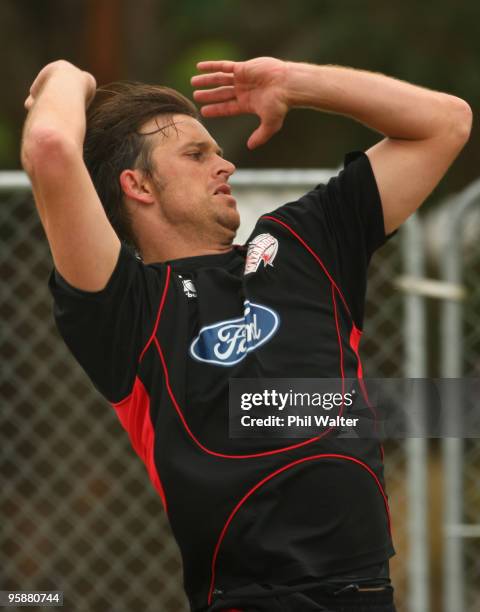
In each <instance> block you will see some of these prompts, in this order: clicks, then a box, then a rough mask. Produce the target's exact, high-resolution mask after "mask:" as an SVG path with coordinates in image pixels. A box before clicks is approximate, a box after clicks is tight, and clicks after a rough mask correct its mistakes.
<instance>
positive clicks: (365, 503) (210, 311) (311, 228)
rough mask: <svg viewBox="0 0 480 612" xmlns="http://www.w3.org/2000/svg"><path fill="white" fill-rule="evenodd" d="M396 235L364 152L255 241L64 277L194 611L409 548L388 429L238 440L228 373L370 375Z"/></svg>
mask: <svg viewBox="0 0 480 612" xmlns="http://www.w3.org/2000/svg"><path fill="white" fill-rule="evenodd" d="M385 239H386V236H385V231H384V223H383V214H382V208H381V202H380V197H379V194H378V189H377V185H376V183H375V178H374V176H373V172H372V169H371V166H370V163H369V160H368V157H367V156H366V155H365V154H363V153H355V154H350V155H349V156H347V158H346V164H345V169H344V170H343V171H341V172H340V173H339V175H338V176H337V177H334V178H332V179H331V180H330V181H329V182H328V183H327V184H326V185H319V186H317V187H316V188H315V189H314V190H313V191H311V192H309V193H307V194H306V195H304V196H303V197H302V198H300V199H299V200H298V201H295V202H290V203H287V204H285V205H283V206H281V207H280V208H278V209H276V210H275V211H273V212H272V213H270V214H268V215H263V216H262V217H261V218H260V219H259V220H258V221H257V224H256V226H255V228H254V231H253V232H252V234H251V236H250V238H249V240H248V241H247V245H246V246H245V247H234V248H233V249H232V250H231V251H230V252H228V253H226V254H223V255H208V256H199V257H190V258H185V259H180V260H175V261H171V262H164V263H156V264H150V265H144V264H143V263H142V262H141V261H139V260H138V259H137V258H135V257H134V256H133V255H132V254H131V253H130V252H129V251H128V250H127V249H126V248H125V247H122V249H121V251H120V255H119V259H118V263H117V266H116V268H115V270H114V272H113V274H112V276H111V278H110V280H109V282H108V284H107V286H106V287H105V289H104V290H102V291H100V292H95V293H89V292H84V291H80V290H78V289H75V288H73V287H71V286H69V285H68V284H67V283H66V282H65V281H64V280H63V279H62V278H61V277H60V275H59V274H58V273H54V274H53V275H52V277H51V279H50V288H51V291H52V293H53V296H54V298H55V317H56V321H57V325H58V328H59V330H60V332H61V334H62V336H63V338H64V339H65V342H66V343H67V345H68V346H69V348H70V349H71V351H72V352H73V354H74V355H75V357H76V358H77V359H78V361H79V362H80V364H81V365H82V367H83V368H84V369H85V371H86V372H87V374H88V375H89V377H90V378H91V380H92V381H93V383H94V384H95V386H96V387H97V388H98V389H99V391H100V392H101V393H102V394H103V395H104V396H105V397H106V398H107V400H108V401H109V402H111V403H112V404H113V406H114V408H115V409H116V411H117V414H118V417H119V418H120V420H121V422H122V425H123V426H124V427H125V429H126V430H127V431H128V433H129V435H130V438H131V441H132V445H133V447H134V448H135V450H136V452H137V453H138V454H139V456H140V457H141V458H142V460H143V461H144V462H145V464H146V466H147V470H148V472H149V475H150V478H151V480H152V483H153V485H154V486H155V488H156V490H157V491H158V493H159V495H160V497H161V498H162V501H163V503H164V506H165V509H166V511H167V513H168V517H169V520H170V524H171V526H172V530H173V533H174V536H175V538H176V540H177V542H178V544H179V547H180V551H181V553H182V558H183V567H184V579H185V589H186V592H187V595H188V597H189V599H190V603H191V606H192V609H193V610H201V609H205V608H206V607H207V606H208V605H210V604H212V602H214V601H215V598H216V597H217V596H218V597H225V594H227V595H228V592H229V591H232V590H235V589H238V588H242V587H245V586H247V587H248V585H259V584H271V585H282V584H286V583H287V582H288V581H291V580H302V579H315V578H316V577H322V576H326V575H329V574H334V573H338V572H340V571H342V572H347V571H349V570H353V569H355V568H359V567H362V566H366V565H369V564H374V563H378V562H381V561H383V560H385V559H387V558H388V557H389V556H391V555H392V554H393V547H392V543H391V539H390V525H389V516H388V504H387V499H386V495H385V492H384V486H383V466H382V459H381V452H380V448H379V446H378V444H377V442H376V441H375V440H351V439H347V440H345V439H339V438H338V437H335V436H330V435H326V436H317V437H315V438H311V439H308V440H298V439H296V440H285V439H283V440H278V439H270V440H268V439H248V438H247V439H230V438H229V436H228V381H229V378H283V377H289V378H319V377H321V378H326V377H334V378H355V377H357V376H361V373H362V371H361V363H360V358H359V355H358V343H359V340H360V336H361V331H360V330H361V328H362V324H363V315H364V303H365V292H366V276H367V266H368V263H369V260H370V257H371V255H372V253H373V252H374V251H375V250H376V249H377V248H378V247H380V246H381V245H382V244H383V243H384V241H385Z"/></svg>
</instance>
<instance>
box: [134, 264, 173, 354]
mask: <svg viewBox="0 0 480 612" xmlns="http://www.w3.org/2000/svg"><path fill="white" fill-rule="evenodd" d="M170 270H171V268H170V266H167V278H166V279H165V287H164V288H163V294H162V299H161V300H160V306H159V307H158V313H157V320H156V321H155V326H154V328H153V331H152V335H151V336H150V338H149V339H148V342H147V344H146V345H145V346H144V348H143V351H142V352H141V353H140V357H139V358H138V362H139V363H140V361H142V358H143V355H144V354H145V352H146V350H147V349H148V347H149V346H150V344H151V343H152V341H153V339H154V337H155V335H156V333H157V329H158V324H159V323H160V315H161V314H162V310H163V306H164V304H165V298H166V296H167V291H168V285H169V283H170Z"/></svg>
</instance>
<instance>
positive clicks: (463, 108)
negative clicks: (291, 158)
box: [192, 58, 472, 233]
mask: <svg viewBox="0 0 480 612" xmlns="http://www.w3.org/2000/svg"><path fill="white" fill-rule="evenodd" d="M198 68H199V69H200V70H202V71H207V72H208V73H209V74H205V75H201V76H196V77H193V79H192V84H193V85H194V86H195V87H205V86H207V87H212V86H215V88H214V89H208V90H200V91H196V92H195V99H196V100H197V101H198V102H201V103H203V104H205V106H204V107H203V108H202V113H203V114H204V115H205V116H221V115H236V114H240V113H253V114H257V115H258V116H259V117H260V120H261V124H260V126H259V128H258V129H257V130H256V131H255V132H254V134H252V136H251V137H250V139H249V142H248V145H249V147H250V148H254V147H256V146H259V145H261V144H263V143H264V142H266V141H267V140H268V139H269V138H270V137H271V136H272V135H273V134H274V133H275V132H276V131H278V130H279V129H280V128H281V126H282V124H283V120H284V117H285V114H286V112H287V111H288V110H290V109H291V108H295V107H309V108H314V109H317V110H321V111H326V112H331V113H338V114H342V115H346V116H348V117H351V118H352V119H355V120H357V121H359V122H361V123H363V124H365V125H367V126H368V127H370V128H372V129H373V130H376V131H378V132H380V133H381V134H383V135H384V136H385V138H384V139H383V140H381V141H380V142H379V143H377V144H376V145H375V146H373V147H372V148H370V149H369V150H368V151H367V152H366V153H367V155H368V157H369V159H370V162H371V165H372V168H373V172H374V174H375V178H376V181H377V185H378V189H379V192H380V197H381V200H382V207H383V213H384V220H385V231H386V232H387V233H390V232H392V231H393V230H395V229H396V228H397V227H398V226H399V225H400V224H401V223H402V222H403V221H405V219H406V218H407V217H408V216H409V215H411V214H412V213H413V212H414V211H415V210H416V209H417V208H418V206H420V204H422V202H423V201H424V200H425V199H426V198H427V197H428V195H429V194H430V193H431V192H432V191H433V189H434V188H435V186H436V185H437V184H438V183H439V181H440V180H441V178H442V177H443V175H444V174H445V172H446V171H447V169H448V167H449V166H450V165H451V163H452V162H453V161H454V159H455V158H456V156H457V155H458V153H459V152H460V151H461V149H462V148H463V146H464V144H465V143H466V142H467V140H468V137H469V134H470V129H471V122H472V112H471V110H470V107H469V106H468V104H467V103H466V102H465V101H464V100H461V99H460V98H457V97H455V96H452V95H449V94H446V93H440V92H437V91H430V90H428V89H424V88H422V87H418V86H415V85H411V84H409V83H405V82H403V81H398V80H396V79H393V78H390V77H387V76H384V75H382V74H376V73H371V72H366V71H362V70H354V69H352V68H342V67H338V66H315V65H311V64H301V63H293V62H282V61H280V60H276V59H274V58H257V59H254V60H249V61H247V62H229V61H221V62H200V63H199V64H198Z"/></svg>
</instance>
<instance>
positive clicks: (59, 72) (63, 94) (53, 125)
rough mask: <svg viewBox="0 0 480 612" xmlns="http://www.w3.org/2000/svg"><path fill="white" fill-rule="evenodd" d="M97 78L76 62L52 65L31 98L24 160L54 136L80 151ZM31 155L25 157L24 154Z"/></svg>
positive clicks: (23, 151) (23, 146) (24, 138)
mask: <svg viewBox="0 0 480 612" xmlns="http://www.w3.org/2000/svg"><path fill="white" fill-rule="evenodd" d="M94 87H95V81H94V79H93V77H92V76H91V75H88V74H87V73H85V72H83V71H81V70H79V69H77V68H76V67H74V66H73V65H70V64H66V63H65V65H60V66H59V67H56V68H55V69H52V70H51V71H50V73H47V76H46V77H45V78H44V80H43V81H42V82H41V83H40V84H39V85H35V83H34V85H33V86H32V90H33V91H34V94H33V95H32V94H31V95H30V97H29V100H28V101H27V103H28V106H29V113H28V116H27V120H26V122H25V126H24V131H23V142H22V161H26V162H28V157H29V153H30V154H33V152H34V151H35V150H37V149H41V148H42V146H43V145H44V144H47V146H49V144H48V143H50V144H51V141H52V140H56V139H61V140H63V141H65V142H66V143H68V145H69V146H70V147H72V146H73V147H74V148H75V149H77V150H78V151H79V152H80V153H81V151H82V147H83V140H84V137H85V128H86V118H85V110H86V104H87V101H88V99H89V97H90V96H91V94H92V89H94ZM25 157H26V158H27V159H24V158H25Z"/></svg>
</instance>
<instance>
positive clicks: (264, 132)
mask: <svg viewBox="0 0 480 612" xmlns="http://www.w3.org/2000/svg"><path fill="white" fill-rule="evenodd" d="M282 125H283V117H282V116H278V117H274V118H272V117H270V118H269V119H266V118H261V122H260V125H259V126H258V128H257V129H256V130H255V131H254V132H253V133H252V134H251V136H250V138H249V139H248V141H247V147H248V148H249V149H250V150H252V149H256V148H257V147H260V146H261V145H263V144H265V143H266V142H268V141H269V140H270V138H271V137H272V136H273V135H274V134H276V133H277V132H278V131H279V130H280V129H281V127H282Z"/></svg>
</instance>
